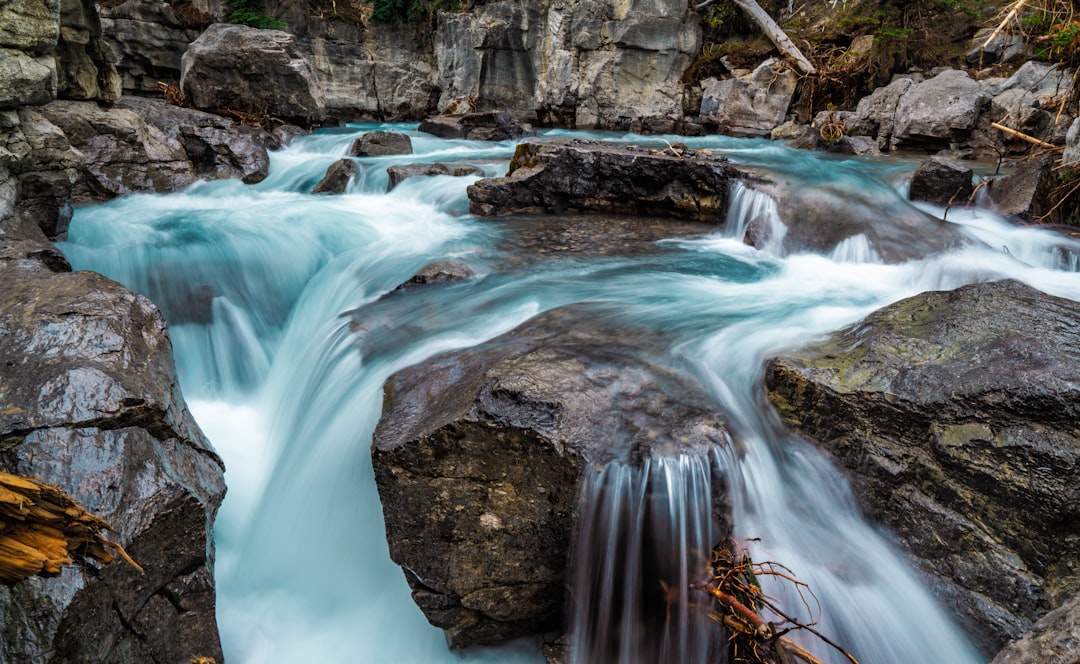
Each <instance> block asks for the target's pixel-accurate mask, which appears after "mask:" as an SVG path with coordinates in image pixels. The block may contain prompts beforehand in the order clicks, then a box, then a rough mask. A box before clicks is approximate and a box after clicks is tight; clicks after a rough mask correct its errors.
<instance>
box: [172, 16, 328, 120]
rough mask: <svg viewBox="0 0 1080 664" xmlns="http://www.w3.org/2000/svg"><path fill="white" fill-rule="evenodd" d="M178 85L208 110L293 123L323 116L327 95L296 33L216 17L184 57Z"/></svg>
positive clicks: (198, 105) (192, 99)
mask: <svg viewBox="0 0 1080 664" xmlns="http://www.w3.org/2000/svg"><path fill="white" fill-rule="evenodd" d="M180 87H181V88H182V89H183V91H184V94H185V95H186V96H187V99H188V101H189V102H190V103H191V104H193V105H194V106H195V107H196V108H200V109H205V110H216V109H230V110H234V111H242V112H245V113H254V114H256V115H265V116H270V117H274V118H278V119H280V120H283V121H286V122H292V123H295V124H302V125H310V124H312V123H316V122H319V121H320V120H321V119H322V118H323V116H324V115H325V112H326V97H325V95H324V93H323V90H322V87H321V86H320V84H319V80H318V75H317V74H316V72H315V69H314V67H313V66H312V65H311V63H310V62H309V61H308V60H307V59H306V58H305V57H304V55H303V53H302V52H301V51H300V49H299V48H298V47H297V44H296V40H295V38H294V37H293V36H292V35H290V34H288V33H286V32H282V31H280V30H259V29H256V28H249V27H247V26H243V25H231V24H226V23H215V24H213V25H211V26H210V27H209V28H207V29H206V31H205V32H203V33H202V34H201V35H199V38H198V39H196V40H195V41H194V42H192V43H191V46H189V47H188V50H187V52H185V53H184V56H183V58H182V59H181V71H180Z"/></svg>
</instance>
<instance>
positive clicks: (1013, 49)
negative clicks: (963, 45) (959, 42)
mask: <svg viewBox="0 0 1080 664" xmlns="http://www.w3.org/2000/svg"><path fill="white" fill-rule="evenodd" d="M991 36H993V37H994V38H993V39H991V40H990V43H989V44H987V43H986V40H987V39H990V37H991ZM1026 57H1027V42H1026V40H1025V39H1024V36H1023V35H1010V34H1006V33H1005V32H999V33H997V35H994V28H983V29H982V30H979V31H978V32H976V33H975V36H974V37H972V39H971V41H970V42H969V43H968V47H967V52H966V54H965V55H964V58H965V59H966V60H967V63H968V64H969V65H971V66H976V67H985V66H988V65H992V64H994V63H998V62H1000V63H1002V64H1009V63H1011V62H1019V61H1020V60H1023V59H1025V58H1026Z"/></svg>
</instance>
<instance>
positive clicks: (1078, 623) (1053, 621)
mask: <svg viewBox="0 0 1080 664" xmlns="http://www.w3.org/2000/svg"><path fill="white" fill-rule="evenodd" d="M1077 661H1080V595H1076V596H1075V597H1073V598H1072V599H1070V600H1069V601H1068V602H1065V603H1064V604H1062V605H1061V606H1059V607H1058V608H1056V609H1054V610H1053V611H1051V612H1049V613H1047V614H1046V615H1045V616H1043V617H1042V618H1040V619H1039V621H1038V622H1037V623H1035V625H1034V626H1032V628H1031V629H1030V630H1028V631H1027V632H1025V633H1024V635H1023V636H1021V637H1020V638H1019V639H1017V640H1016V641H1014V642H1012V643H1010V644H1009V645H1007V646H1005V647H1004V648H1002V649H1001V652H999V653H998V654H997V656H996V657H994V659H993V661H991V662H990V664H1049V663H1050V662H1061V663H1062V664H1065V663H1066V662H1077Z"/></svg>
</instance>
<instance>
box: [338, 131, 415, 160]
mask: <svg viewBox="0 0 1080 664" xmlns="http://www.w3.org/2000/svg"><path fill="white" fill-rule="evenodd" d="M412 152H413V149H412V140H411V139H410V138H409V137H408V136H406V135H405V134H399V133H397V132H395V131H369V132H368V133H366V134H364V135H363V136H361V137H360V138H358V139H356V140H355V141H353V144H352V147H350V148H349V154H350V155H352V156H354V157H381V156H383V155H393V154H412Z"/></svg>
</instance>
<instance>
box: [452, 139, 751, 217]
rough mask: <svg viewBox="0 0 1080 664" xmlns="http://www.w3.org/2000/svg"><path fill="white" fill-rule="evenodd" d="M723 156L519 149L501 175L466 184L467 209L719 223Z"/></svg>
mask: <svg viewBox="0 0 1080 664" xmlns="http://www.w3.org/2000/svg"><path fill="white" fill-rule="evenodd" d="M742 177H746V176H745V174H744V173H742V172H740V171H738V170H736V168H735V167H734V166H732V165H731V164H729V163H727V161H726V160H724V159H723V158H718V157H712V156H710V155H706V154H698V153H693V152H692V151H683V152H681V153H679V154H675V153H674V152H671V151H664V152H658V151H651V150H645V149H641V148H634V147H632V146H631V147H616V146H612V145H605V144H602V143H596V142H590V141H554V142H545V143H524V144H522V145H519V146H518V148H517V151H516V152H515V153H514V158H513V159H512V160H511V162H510V171H509V175H508V176H507V177H503V178H492V179H486V180H480V181H479V182H477V183H475V184H473V185H470V186H469V189H468V192H469V209H470V211H471V212H472V213H473V214H477V215H483V216H492V215H505V214H535V213H553V212H554V213H559V214H561V213H564V212H604V213H614V214H636V215H649V216H658V217H674V218H679V219H694V220H698V221H711V222H713V223H722V222H723V220H724V216H725V215H726V213H727V205H728V190H729V188H730V185H731V182H732V181H733V180H737V179H740V178H742Z"/></svg>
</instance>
